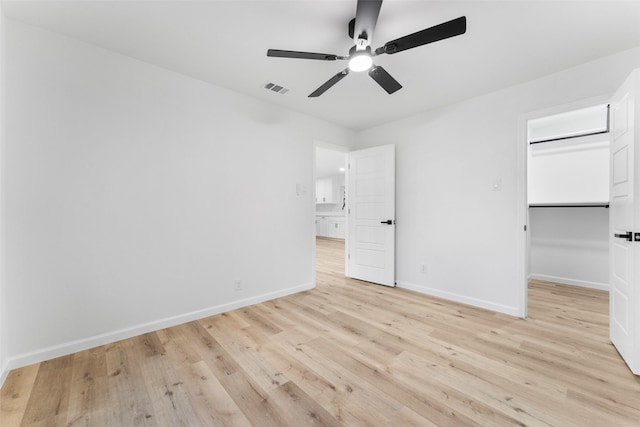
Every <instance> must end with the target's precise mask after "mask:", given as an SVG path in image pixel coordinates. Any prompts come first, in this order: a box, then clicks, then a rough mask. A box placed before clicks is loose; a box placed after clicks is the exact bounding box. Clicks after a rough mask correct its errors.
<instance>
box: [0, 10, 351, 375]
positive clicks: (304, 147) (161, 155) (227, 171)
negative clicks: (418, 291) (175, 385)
mask: <svg viewBox="0 0 640 427" xmlns="http://www.w3.org/2000/svg"><path fill="white" fill-rule="evenodd" d="M6 27H7V28H6V30H7V52H6V53H7V69H6V78H7V80H8V81H9V82H10V84H8V85H7V87H6V102H7V105H8V109H7V129H6V132H7V134H6V136H7V139H6V159H7V162H6V171H5V178H6V210H5V212H4V213H5V221H6V223H7V225H8V228H7V233H6V245H7V253H6V258H7V264H6V265H7V269H6V282H5V287H6V289H5V291H6V292H5V297H6V299H7V301H10V304H7V306H6V307H4V308H5V309H6V315H5V320H7V321H8V322H10V324H11V325H12V327H11V330H10V331H8V335H7V336H6V342H4V343H3V344H4V345H5V346H6V347H5V348H6V352H7V355H8V357H9V363H10V365H11V367H12V368H13V367H16V366H20V365H24V364H27V363H31V362H35V361H39V360H44V359H47V358H50V357H54V356H57V355H61V354H65V353H69V352H73V351H77V350H79V349H81V348H86V347H89V346H94V345H98V344H102V343H105V342H110V341H114V340H116V339H120V338H124V337H127V336H131V335H136V334H139V333H141V332H145V331H148V330H154V329H158V328H159V327H164V326H167V325H172V324H177V323H182V322H184V321H187V320H191V319H194V318H199V317H204V316H206V315H209V314H213V313H217V312H220V311H224V310H228V309H231V308H234V307H238V306H242V305H248V304H250V303H254V302H256V301H260V300H264V299H269V298H273V297H276V296H279V295H284V294H288V293H292V292H296V291H299V290H302V289H306V288H309V287H311V286H312V281H313V275H312V245H313V237H312V236H313V234H314V230H313V214H314V203H313V200H312V198H313V185H314V181H313V176H312V171H313V140H314V139H317V140H322V141H330V142H332V143H334V144H342V145H348V144H350V143H351V142H352V141H353V139H354V134H353V133H352V132H350V131H346V130H344V129H343V128H340V127H338V126H334V125H330V124H328V123H326V122H322V121H319V120H316V119H313V118H310V117H307V116H304V115H301V114H297V113H293V112H290V111H287V110H284V109H281V108H279V107H275V106H273V105H268V104H264V103H262V102H259V101H256V100H253V99H251V98H248V97H245V96H241V95H238V94H235V93H233V92H230V91H228V90H225V89H222V88H219V87H215V86H212V85H210V84H206V83H203V82H201V81H197V80H194V79H192V78H188V77H186V76H182V75H179V74H176V73H173V72H170V71H167V70H164V69H161V68H158V67H155V66H152V65H149V64H146V63H143V62H140V61H137V60H133V59H131V58H128V57H125V56H122V55H119V54H116V53H113V52H110V51H106V50H103V49H100V48H97V47H94V46H91V45H88V44H84V43H81V42H78V41H75V40H73V39H69V38H66V37H62V36H59V35H56V34H53V33H50V32H46V31H43V30H40V29H37V28H35V27H30V26H27V25H23V24H20V23H17V22H13V21H7V25H6ZM276 96H278V95H276ZM300 188H305V189H306V194H303V195H298V194H297V191H296V190H297V189H300ZM235 279H239V280H241V281H242V287H243V291H242V292H234V290H233V281H234V280H235ZM4 311H5V310H3V312H4Z"/></svg>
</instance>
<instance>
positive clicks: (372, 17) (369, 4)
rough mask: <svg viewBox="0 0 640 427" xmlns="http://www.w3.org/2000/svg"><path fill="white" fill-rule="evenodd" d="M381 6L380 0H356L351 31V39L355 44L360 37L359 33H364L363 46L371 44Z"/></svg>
mask: <svg viewBox="0 0 640 427" xmlns="http://www.w3.org/2000/svg"><path fill="white" fill-rule="evenodd" d="M381 7H382V0H358V5H357V7H356V23H355V27H354V31H353V41H354V42H355V44H356V45H358V38H360V36H361V35H364V38H365V39H366V44H364V46H369V45H370V44H371V39H372V38H373V32H374V31H375V29H376V22H378V15H379V14H380V8H381Z"/></svg>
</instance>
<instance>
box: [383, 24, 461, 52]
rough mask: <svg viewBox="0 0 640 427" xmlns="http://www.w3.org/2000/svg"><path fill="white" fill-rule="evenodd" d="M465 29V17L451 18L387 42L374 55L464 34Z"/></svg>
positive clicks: (400, 50) (399, 50)
mask: <svg viewBox="0 0 640 427" xmlns="http://www.w3.org/2000/svg"><path fill="white" fill-rule="evenodd" d="M466 31H467V18H466V17H464V16H461V17H460V18H456V19H452V20H451V21H447V22H444V23H442V24H440V25H436V26H434V27H431V28H427V29H425V30H422V31H418V32H416V33H413V34H409V35H408V36H404V37H400V38H399V39H396V40H392V41H390V42H387V43H386V44H385V45H384V46H382V47H379V48H378V49H376V55H380V54H382V53H388V54H390V55H391V54H393V53H398V52H402V51H403V50H407V49H412V48H414V47H418V46H422V45H425V44H428V43H433V42H437V41H439V40H444V39H448V38H449V37H454V36H459V35H460V34H464V33H465V32H466Z"/></svg>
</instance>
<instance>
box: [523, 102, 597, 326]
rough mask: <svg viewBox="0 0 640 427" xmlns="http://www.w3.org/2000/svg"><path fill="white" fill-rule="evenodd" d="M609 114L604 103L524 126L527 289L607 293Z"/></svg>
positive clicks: (547, 114)
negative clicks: (542, 286)
mask: <svg viewBox="0 0 640 427" xmlns="http://www.w3.org/2000/svg"><path fill="white" fill-rule="evenodd" d="M608 132H609V115H608V105H607V104H606V103H603V102H602V101H601V100H598V101H595V100H592V101H587V102H584V103H581V105H572V106H569V107H562V108H559V109H554V110H552V111H549V110H547V111H544V112H540V113H535V114H532V115H530V116H529V117H527V118H526V119H525V120H524V132H523V133H524V135H525V137H524V138H522V139H521V141H522V140H524V146H525V147H526V148H525V151H526V154H525V167H524V169H525V173H524V176H525V179H524V194H525V196H524V202H525V224H526V225H527V226H526V231H527V232H526V239H525V240H526V242H525V261H524V265H525V284H524V292H523V300H524V310H525V315H524V316H523V317H526V311H527V304H528V299H527V292H528V283H529V281H530V280H536V281H543V282H553V283H560V284H563V285H573V286H581V287H585V288H592V289H600V290H608V288H609V287H608V277H609V236H608V234H609V209H608V207H609V134H608Z"/></svg>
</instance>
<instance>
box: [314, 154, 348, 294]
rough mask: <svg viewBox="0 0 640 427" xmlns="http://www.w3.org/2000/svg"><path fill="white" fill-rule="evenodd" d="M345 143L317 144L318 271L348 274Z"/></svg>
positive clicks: (315, 180)
mask: <svg viewBox="0 0 640 427" xmlns="http://www.w3.org/2000/svg"><path fill="white" fill-rule="evenodd" d="M347 159H348V152H347V149H346V148H344V147H339V146H333V145H330V144H325V143H320V142H316V144H315V147H314V186H315V187H314V188H315V192H314V239H313V241H314V252H315V254H316V256H315V265H314V272H315V275H316V283H317V282H318V280H317V278H318V275H319V274H325V273H328V272H331V273H333V274H336V273H338V271H339V272H340V274H341V275H343V276H344V275H345V246H346V239H347V225H346V221H347V215H346V209H347V207H346V202H347V200H346V197H347V182H346V170H347V162H348V160H347Z"/></svg>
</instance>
